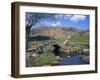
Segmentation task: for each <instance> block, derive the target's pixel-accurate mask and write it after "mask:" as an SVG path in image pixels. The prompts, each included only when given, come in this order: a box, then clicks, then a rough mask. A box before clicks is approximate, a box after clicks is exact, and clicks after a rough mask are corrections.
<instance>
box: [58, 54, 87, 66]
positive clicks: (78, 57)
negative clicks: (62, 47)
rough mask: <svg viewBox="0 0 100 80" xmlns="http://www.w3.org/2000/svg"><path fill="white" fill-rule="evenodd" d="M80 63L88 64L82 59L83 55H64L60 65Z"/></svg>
mask: <svg viewBox="0 0 100 80" xmlns="http://www.w3.org/2000/svg"><path fill="white" fill-rule="evenodd" d="M78 64H87V63H86V62H84V61H83V60H82V59H81V55H75V56H72V57H70V56H69V57H64V58H63V59H62V61H61V62H60V65H78Z"/></svg>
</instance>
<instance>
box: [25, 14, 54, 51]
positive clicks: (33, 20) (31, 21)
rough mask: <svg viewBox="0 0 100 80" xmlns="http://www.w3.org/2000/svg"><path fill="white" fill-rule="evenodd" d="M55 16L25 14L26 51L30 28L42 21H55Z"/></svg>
mask: <svg viewBox="0 0 100 80" xmlns="http://www.w3.org/2000/svg"><path fill="white" fill-rule="evenodd" d="M54 15H55V14H48V13H30V12H27V13H26V20H25V22H26V23H25V25H26V50H27V49H28V42H29V35H30V30H31V28H32V27H33V26H34V25H36V24H37V23H39V22H40V21H41V20H42V19H47V18H49V19H53V20H54V19H55V16H54Z"/></svg>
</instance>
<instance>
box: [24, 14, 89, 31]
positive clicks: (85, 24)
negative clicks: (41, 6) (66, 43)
mask: <svg viewBox="0 0 100 80" xmlns="http://www.w3.org/2000/svg"><path fill="white" fill-rule="evenodd" d="M32 14H36V13H32ZM41 14H43V13H41ZM48 14H52V13H44V15H45V16H46V15H48ZM26 16H27V15H26ZM52 16H53V17H54V18H55V20H54V19H52V18H45V19H41V20H40V21H39V23H37V24H36V25H34V26H33V28H36V27H42V26H47V27H51V26H52V27H53V26H59V27H68V28H70V27H73V28H77V29H81V30H89V26H90V25H89V23H90V16H89V15H84V14H52Z"/></svg>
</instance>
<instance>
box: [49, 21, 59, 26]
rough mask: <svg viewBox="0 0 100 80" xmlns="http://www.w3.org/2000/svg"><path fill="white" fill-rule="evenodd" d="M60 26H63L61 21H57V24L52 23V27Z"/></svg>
mask: <svg viewBox="0 0 100 80" xmlns="http://www.w3.org/2000/svg"><path fill="white" fill-rule="evenodd" d="M60 24H61V23H60V21H57V22H55V23H52V24H51V26H58V25H60Z"/></svg>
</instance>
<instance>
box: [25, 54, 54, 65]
mask: <svg viewBox="0 0 100 80" xmlns="http://www.w3.org/2000/svg"><path fill="white" fill-rule="evenodd" d="M55 59H56V57H55V55H54V54H53V53H51V52H47V53H42V54H40V55H39V56H38V57H36V58H31V59H30V60H27V61H26V67H35V66H43V65H48V64H50V63H51V62H52V61H54V60H55Z"/></svg>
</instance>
